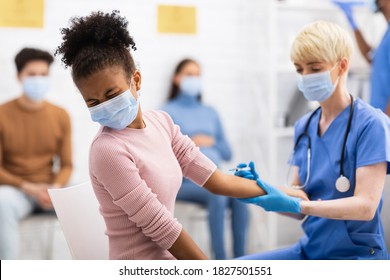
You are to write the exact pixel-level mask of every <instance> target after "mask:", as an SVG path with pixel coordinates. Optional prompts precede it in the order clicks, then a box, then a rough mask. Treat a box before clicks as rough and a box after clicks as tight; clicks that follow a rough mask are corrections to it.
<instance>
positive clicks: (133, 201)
mask: <svg viewBox="0 0 390 280" xmlns="http://www.w3.org/2000/svg"><path fill="white" fill-rule="evenodd" d="M127 25H128V22H127V20H126V19H125V18H123V17H121V16H120V15H119V14H118V12H117V11H113V12H112V13H102V12H93V13H92V14H91V15H89V16H86V17H74V18H73V19H72V20H71V26H70V27H69V28H64V29H62V34H63V42H62V44H61V46H60V47H59V48H58V49H57V54H61V55H62V56H63V58H62V61H63V62H64V64H65V65H66V66H69V67H71V68H72V78H73V81H74V82H75V84H76V86H77V87H78V89H79V90H80V93H81V95H82V97H83V98H84V101H85V103H86V105H87V107H88V109H89V111H90V114H91V117H92V120H93V121H96V122H98V123H100V124H101V125H102V127H101V128H100V130H99V131H98V133H97V135H96V137H95V139H94V140H93V142H92V144H91V148H90V158H89V171H90V178H91V182H92V185H93V188H94V191H95V194H96V197H97V199H98V201H99V204H100V212H101V214H102V216H103V218H104V220H105V224H106V228H107V230H106V234H107V235H108V239H109V258H110V259H141V260H142V259H144V260H153V259H165V260H173V259H206V256H205V255H204V253H203V252H202V251H201V250H200V249H199V247H198V246H197V245H196V244H195V243H194V242H193V241H192V239H191V238H190V237H189V235H188V234H187V233H186V231H185V230H184V229H183V228H182V226H181V224H180V223H179V222H178V221H177V220H176V219H175V218H174V217H173V211H174V205H175V198H176V195H177V191H178V190H179V188H180V185H181V181H182V177H183V175H184V176H185V177H187V178H189V179H191V180H192V181H194V182H195V183H196V184H198V185H201V186H203V187H204V188H206V189H207V190H208V191H211V192H213V193H216V194H223V195H228V196H232V197H251V196H256V195H262V194H264V191H263V190H262V189H260V188H259V187H258V186H257V185H256V183H255V182H254V181H251V180H247V179H243V178H238V177H235V176H232V175H226V174H224V173H222V172H220V171H219V170H218V169H217V168H216V166H215V164H214V163H213V162H212V161H210V160H209V159H208V158H207V157H206V156H204V155H203V154H202V153H201V152H200V151H199V148H197V147H196V146H195V144H194V143H193V142H192V141H191V139H190V138H188V137H186V136H184V135H183V134H182V133H181V132H180V129H179V127H178V126H177V125H174V123H173V122H172V119H171V118H170V117H169V115H168V114H167V113H164V112H162V111H154V110H151V111H148V112H143V111H142V110H141V106H140V96H139V94H138V92H139V90H140V89H141V73H140V72H139V71H138V70H137V69H136V67H135V63H134V60H133V57H132V55H131V53H130V47H131V48H132V49H133V50H134V49H135V43H134V40H133V38H132V37H131V36H130V34H129V32H128V30H127ZM294 194H297V195H302V192H294ZM302 197H303V198H304V196H302Z"/></svg>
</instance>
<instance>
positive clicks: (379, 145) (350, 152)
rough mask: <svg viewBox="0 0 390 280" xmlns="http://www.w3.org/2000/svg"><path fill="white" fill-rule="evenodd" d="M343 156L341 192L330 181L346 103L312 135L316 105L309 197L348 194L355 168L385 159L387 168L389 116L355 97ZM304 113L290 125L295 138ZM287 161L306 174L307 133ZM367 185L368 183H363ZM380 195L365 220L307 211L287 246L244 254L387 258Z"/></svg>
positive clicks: (336, 171)
mask: <svg viewBox="0 0 390 280" xmlns="http://www.w3.org/2000/svg"><path fill="white" fill-rule="evenodd" d="M354 106H355V107H354V108H355V109H354V114H353V119H352V126H351V130H350V133H349V136H348V140H347V143H346V149H345V158H344V175H345V176H347V177H348V178H349V180H350V182H351V188H350V190H349V191H347V192H345V193H341V192H339V191H338V190H337V189H336V187H335V183H336V180H337V178H338V177H339V175H340V154H341V149H342V146H343V140H344V134H345V129H346V126H347V123H348V117H349V110H350V107H349V106H348V107H347V108H345V109H344V111H342V112H341V113H340V114H339V115H338V116H337V118H336V119H335V120H334V121H333V122H332V123H331V124H330V126H329V127H328V129H327V130H326V132H325V133H324V134H323V135H322V136H321V137H320V136H319V135H318V123H319V118H320V115H321V110H319V111H317V112H316V114H315V115H314V116H313V118H312V120H311V122H310V125H309V128H308V133H309V135H310V138H311V145H312V158H311V173H310V180H309V183H308V185H307V186H306V188H305V191H306V193H307V195H308V197H309V198H310V200H318V199H321V200H332V199H339V198H346V197H350V196H353V194H354V191H355V179H356V178H355V176H356V169H357V168H359V167H363V166H367V165H372V164H376V163H380V162H387V174H389V173H390V164H389V162H390V119H389V118H388V117H387V116H386V115H385V114H384V113H383V112H381V111H380V110H378V109H374V108H373V107H371V106H370V105H368V104H367V103H365V102H364V101H362V100H360V99H357V100H355V104H354ZM308 118H309V114H308V115H306V116H304V117H302V118H301V119H300V120H298V122H297V123H296V125H295V140H296V138H297V137H298V135H300V134H301V133H302V132H303V131H304V127H305V125H306V122H307V120H308ZM293 165H296V166H298V167H299V178H300V181H301V182H304V181H305V179H306V174H307V138H306V137H304V138H303V139H302V140H301V141H300V142H299V144H298V146H297V149H296V152H295V156H294V160H293ZM367 187H368V188H369V187H370V186H367ZM381 208H382V199H381V200H380V204H379V206H378V208H377V210H376V212H375V216H374V218H373V219H372V220H371V221H351V220H333V219H326V218H319V217H314V216H308V217H307V218H306V220H305V221H304V222H303V224H302V228H303V230H304V232H305V235H304V236H303V237H302V238H301V239H300V240H299V242H298V243H297V244H295V245H294V246H292V247H289V248H286V249H281V250H276V251H270V252H266V253H260V254H257V255H252V256H248V257H246V259H387V258H388V253H387V249H386V244H385V240H384V233H383V227H382V222H381V218H380V211H381Z"/></svg>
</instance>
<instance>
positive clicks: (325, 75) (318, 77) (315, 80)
mask: <svg viewBox="0 0 390 280" xmlns="http://www.w3.org/2000/svg"><path fill="white" fill-rule="evenodd" d="M335 67H336V66H335ZM335 67H334V68H335ZM334 68H333V69H334ZM333 69H331V70H327V71H324V72H321V73H315V74H308V75H298V78H297V83H298V88H299V90H300V91H301V92H302V93H303V95H304V96H305V98H306V99H307V100H309V101H318V102H322V101H325V100H326V99H328V98H329V97H331V96H332V94H333V92H334V91H335V89H336V85H334V84H333V83H332V78H331V76H330V72H331V71H332V70H333Z"/></svg>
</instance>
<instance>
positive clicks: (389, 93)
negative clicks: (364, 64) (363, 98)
mask: <svg viewBox="0 0 390 280" xmlns="http://www.w3.org/2000/svg"><path fill="white" fill-rule="evenodd" d="M371 70H372V71H371V100H370V103H371V105H372V106H373V107H375V108H379V109H381V110H382V111H385V110H386V107H387V104H388V103H389V101H390V23H389V26H388V28H387V31H386V33H385V35H384V37H383V39H382V41H381V43H380V44H379V46H378V47H377V49H376V50H375V51H374V56H373V59H372V68H371Z"/></svg>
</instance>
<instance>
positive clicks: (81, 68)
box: [55, 10, 136, 82]
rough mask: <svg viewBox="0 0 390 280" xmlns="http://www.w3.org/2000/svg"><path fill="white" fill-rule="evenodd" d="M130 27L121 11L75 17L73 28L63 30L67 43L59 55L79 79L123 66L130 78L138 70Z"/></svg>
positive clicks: (72, 19) (63, 43)
mask: <svg viewBox="0 0 390 280" xmlns="http://www.w3.org/2000/svg"><path fill="white" fill-rule="evenodd" d="M127 26H128V21H127V20H126V19H125V18H124V17H121V16H120V15H119V11H117V10H114V11H112V12H111V13H103V12H101V11H98V12H92V13H91V14H90V15H89V16H85V17H73V18H71V20H70V27H68V28H62V29H61V34H62V35H63V36H62V39H63V42H62V44H61V46H59V47H58V48H57V50H56V52H55V55H56V56H57V55H62V59H61V60H62V62H63V63H64V64H65V67H71V68H72V77H73V80H74V81H75V82H76V81H79V80H80V79H82V78H87V77H88V76H90V75H91V74H93V73H96V72H97V71H99V70H102V69H104V68H106V67H109V66H120V67H122V69H123V70H124V72H125V73H126V74H127V75H128V76H129V77H130V76H131V75H132V73H133V72H134V71H135V70H136V66H135V63H134V60H133V57H132V56H131V54H130V47H131V48H132V49H133V50H136V47H135V43H134V40H133V38H132V37H131V36H130V34H129V32H128V30H127Z"/></svg>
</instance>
